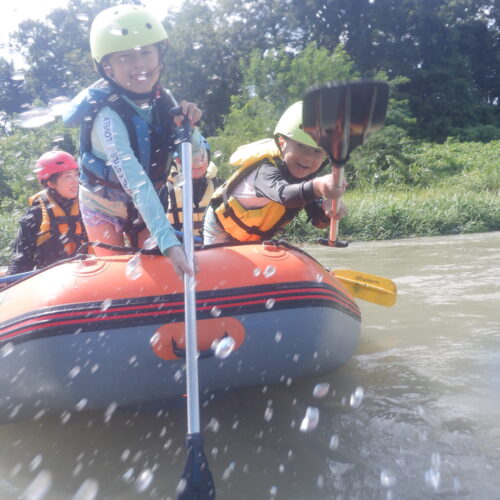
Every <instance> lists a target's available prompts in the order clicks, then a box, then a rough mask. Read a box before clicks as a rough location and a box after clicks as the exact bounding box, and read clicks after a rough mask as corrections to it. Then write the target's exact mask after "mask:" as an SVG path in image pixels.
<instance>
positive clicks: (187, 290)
mask: <svg viewBox="0 0 500 500" xmlns="http://www.w3.org/2000/svg"><path fill="white" fill-rule="evenodd" d="M186 122H187V120H185V121H184V126H187V125H186ZM181 158H182V174H183V176H184V185H183V187H182V212H183V213H182V220H183V230H184V251H185V253H186V259H187V262H188V264H189V266H190V267H191V269H194V243H193V181H192V175H191V168H192V165H191V142H188V141H184V142H182V143H181ZM184 309H185V311H184V322H185V325H186V389H187V405H188V433H189V434H195V433H199V432H200V399H199V384H198V346H197V337H196V279H195V276H194V275H193V276H188V275H187V274H184Z"/></svg>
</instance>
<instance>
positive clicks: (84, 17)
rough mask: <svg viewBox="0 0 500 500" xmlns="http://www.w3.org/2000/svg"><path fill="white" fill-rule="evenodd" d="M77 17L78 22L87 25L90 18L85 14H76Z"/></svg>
mask: <svg viewBox="0 0 500 500" xmlns="http://www.w3.org/2000/svg"><path fill="white" fill-rule="evenodd" d="M75 17H76V18H77V19H78V21H81V22H82V23H86V22H87V21H88V20H89V16H87V14H84V13H79V14H76V16H75Z"/></svg>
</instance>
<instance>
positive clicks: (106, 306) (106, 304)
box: [101, 299, 113, 312]
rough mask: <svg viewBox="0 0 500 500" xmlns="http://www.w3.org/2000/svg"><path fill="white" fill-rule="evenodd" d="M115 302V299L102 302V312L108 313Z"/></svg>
mask: <svg viewBox="0 0 500 500" xmlns="http://www.w3.org/2000/svg"><path fill="white" fill-rule="evenodd" d="M112 302H113V299H106V300H104V301H103V302H102V304H101V311H103V312H104V311H107V310H108V309H109V307H110V306H111V304H112Z"/></svg>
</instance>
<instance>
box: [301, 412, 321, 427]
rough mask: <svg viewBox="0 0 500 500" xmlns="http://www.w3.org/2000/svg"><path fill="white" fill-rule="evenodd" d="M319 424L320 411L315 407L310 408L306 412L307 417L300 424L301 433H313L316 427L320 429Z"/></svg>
mask: <svg viewBox="0 0 500 500" xmlns="http://www.w3.org/2000/svg"><path fill="white" fill-rule="evenodd" d="M318 423H319V409H318V408H315V407H314V406H308V407H307V410H306V415H305V417H304V418H303V419H302V422H301V424H300V431H301V432H311V431H313V430H314V429H316V427H318Z"/></svg>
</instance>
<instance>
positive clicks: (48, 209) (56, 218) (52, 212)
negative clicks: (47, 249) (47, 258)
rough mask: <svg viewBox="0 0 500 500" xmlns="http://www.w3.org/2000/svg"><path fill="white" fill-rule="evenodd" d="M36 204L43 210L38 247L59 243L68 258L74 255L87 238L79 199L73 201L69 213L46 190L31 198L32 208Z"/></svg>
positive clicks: (37, 240) (37, 241)
mask: <svg viewBox="0 0 500 500" xmlns="http://www.w3.org/2000/svg"><path fill="white" fill-rule="evenodd" d="M35 202H36V203H38V204H39V205H40V208H41V210H42V222H41V224H40V229H39V230H38V234H37V239H36V246H37V247H41V246H43V245H45V244H47V243H48V242H49V240H51V241H52V242H59V243H60V245H61V246H62V249H63V251H64V253H65V254H67V255H68V257H70V256H72V255H74V254H75V253H76V251H77V250H78V248H79V247H80V245H81V244H82V243H83V241H84V238H85V237H84V231H83V227H82V222H81V219H80V206H79V203H78V198H75V200H74V201H73V204H72V205H71V208H70V211H69V213H66V212H65V211H64V210H63V209H62V208H61V206H60V205H59V204H58V203H57V202H56V201H55V200H54V198H53V197H52V196H51V195H50V193H49V192H48V190H46V189H44V190H43V191H40V192H38V193H36V194H34V195H33V196H31V197H30V198H29V204H30V206H32V205H33V204H34V203H35Z"/></svg>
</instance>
